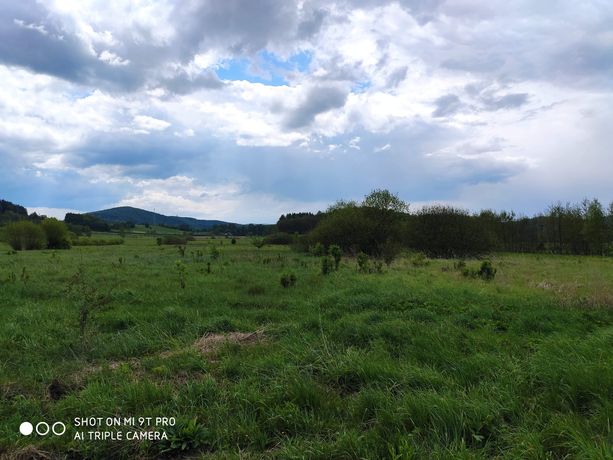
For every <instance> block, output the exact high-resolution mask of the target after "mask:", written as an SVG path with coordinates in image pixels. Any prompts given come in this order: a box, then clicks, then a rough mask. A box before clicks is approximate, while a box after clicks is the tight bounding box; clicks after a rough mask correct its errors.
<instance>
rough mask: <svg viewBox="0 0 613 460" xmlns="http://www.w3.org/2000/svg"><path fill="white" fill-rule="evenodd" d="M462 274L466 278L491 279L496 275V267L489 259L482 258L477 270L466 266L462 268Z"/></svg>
mask: <svg viewBox="0 0 613 460" xmlns="http://www.w3.org/2000/svg"><path fill="white" fill-rule="evenodd" d="M462 275H464V276H465V277H467V278H481V279H482V280H485V281H491V280H493V279H494V277H495V276H496V269H495V268H494V267H493V266H492V263H491V262H490V261H489V260H484V261H483V262H481V267H480V268H479V270H475V269H474V268H468V267H467V268H464V269H463V270H462Z"/></svg>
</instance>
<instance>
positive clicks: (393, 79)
mask: <svg viewBox="0 0 613 460" xmlns="http://www.w3.org/2000/svg"><path fill="white" fill-rule="evenodd" d="M408 70H409V68H408V67H407V66H402V67H398V68H397V69H396V70H394V71H393V72H392V73H391V74H390V76H389V77H388V79H387V86H388V87H392V88H395V87H396V86H398V85H399V84H400V83H402V81H403V80H404V79H405V78H406V76H407V71H408Z"/></svg>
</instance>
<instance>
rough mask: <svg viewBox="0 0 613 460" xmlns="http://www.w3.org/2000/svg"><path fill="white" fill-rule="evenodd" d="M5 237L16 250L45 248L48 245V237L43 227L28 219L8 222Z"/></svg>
mask: <svg viewBox="0 0 613 460" xmlns="http://www.w3.org/2000/svg"><path fill="white" fill-rule="evenodd" d="M5 238H6V242H7V243H8V244H9V245H10V246H11V247H12V248H13V249H14V250H15V251H23V250H30V249H43V248H45V247H46V246H47V237H46V236H45V232H44V230H43V228H42V227H41V226H40V225H36V224H35V223H33V222H30V221H27V220H20V221H18V222H13V223H10V224H8V225H7V226H6V229H5Z"/></svg>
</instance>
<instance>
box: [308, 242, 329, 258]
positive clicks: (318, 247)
mask: <svg viewBox="0 0 613 460" xmlns="http://www.w3.org/2000/svg"><path fill="white" fill-rule="evenodd" d="M309 252H310V253H311V255H313V256H315V257H321V256H324V255H326V248H325V247H324V245H323V244H321V243H316V244H315V245H313V246H311V247H310V248H309Z"/></svg>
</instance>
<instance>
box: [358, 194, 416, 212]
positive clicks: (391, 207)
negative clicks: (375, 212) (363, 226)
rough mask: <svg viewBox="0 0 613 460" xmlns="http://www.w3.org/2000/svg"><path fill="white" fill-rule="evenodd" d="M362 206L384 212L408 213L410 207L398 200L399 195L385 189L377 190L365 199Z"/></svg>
mask: <svg viewBox="0 0 613 460" xmlns="http://www.w3.org/2000/svg"><path fill="white" fill-rule="evenodd" d="M362 205H363V206H365V207H367V208H375V209H379V210H382V211H394V212H407V211H408V210H409V205H408V204H407V203H405V202H404V201H402V200H401V199H400V198H398V195H396V194H394V193H392V192H390V191H389V190H384V189H375V190H373V191H372V192H370V193H369V194H368V195H366V197H365V198H364V201H363V202H362Z"/></svg>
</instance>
